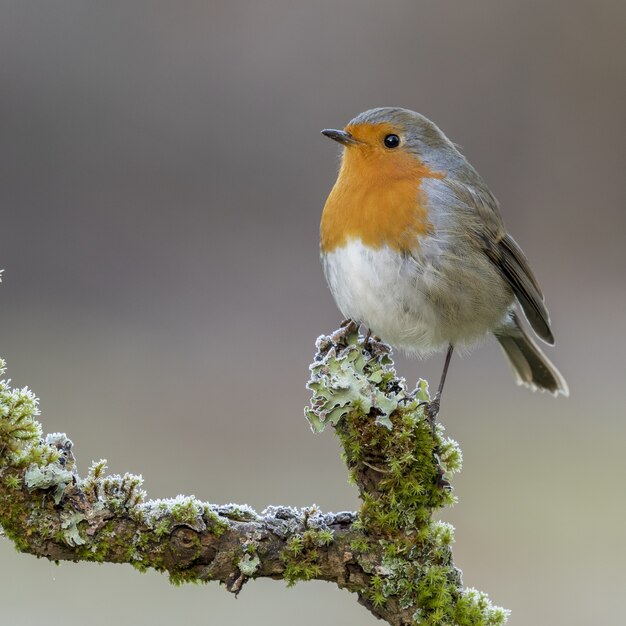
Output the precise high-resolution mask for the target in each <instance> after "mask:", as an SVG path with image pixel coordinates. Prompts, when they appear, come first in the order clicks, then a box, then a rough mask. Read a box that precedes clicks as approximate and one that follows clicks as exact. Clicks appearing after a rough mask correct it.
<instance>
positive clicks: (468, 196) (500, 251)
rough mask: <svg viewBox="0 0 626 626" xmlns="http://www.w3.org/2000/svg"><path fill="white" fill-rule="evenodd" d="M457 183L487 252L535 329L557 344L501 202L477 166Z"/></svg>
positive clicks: (544, 308)
mask: <svg viewBox="0 0 626 626" xmlns="http://www.w3.org/2000/svg"><path fill="white" fill-rule="evenodd" d="M455 186H456V189H455V195H456V196H457V198H458V199H459V200H461V202H462V204H463V205H465V206H466V207H468V208H469V209H470V210H471V211H472V212H473V213H474V216H473V217H474V218H475V219H474V223H473V230H474V233H475V235H476V236H477V238H478V240H479V241H480V245H481V246H482V249H483V251H484V252H485V254H486V255H487V257H488V258H489V259H490V260H491V262H492V263H493V264H494V265H495V266H496V267H497V268H498V270H499V271H500V272H501V274H502V275H503V277H504V278H505V279H506V281H507V282H508V283H509V285H511V288H512V289H513V293H514V294H515V297H516V298H517V300H518V301H519V303H520V305H521V307H522V310H523V311H524V315H525V316H526V319H528V322H529V323H530V325H531V326H532V328H533V330H534V331H535V332H536V333H537V335H538V336H539V337H541V339H543V340H544V341H545V342H546V343H549V344H554V336H553V335H552V331H551V330H550V316H549V315H548V310H547V309H546V306H545V304H544V297H543V293H542V291H541V287H540V286H539V283H538V282H537V279H536V278H535V275H534V274H533V272H532V270H531V269H530V265H529V264H528V260H527V259H526V255H525V254H524V253H523V252H522V249H521V248H520V247H519V246H518V245H517V243H516V242H515V240H514V239H513V238H512V237H511V236H510V235H508V234H507V232H506V229H505V227H504V222H503V221H502V217H501V215H500V211H499V208H498V201H497V200H496V199H495V198H494V197H493V195H492V194H491V192H490V191H489V189H488V188H487V186H486V185H485V183H484V182H483V181H482V179H481V178H480V176H479V175H478V174H477V173H476V171H475V170H473V168H472V169H470V170H469V171H468V172H467V180H462V181H460V182H459V183H457V184H456V185H455ZM476 218H477V219H476Z"/></svg>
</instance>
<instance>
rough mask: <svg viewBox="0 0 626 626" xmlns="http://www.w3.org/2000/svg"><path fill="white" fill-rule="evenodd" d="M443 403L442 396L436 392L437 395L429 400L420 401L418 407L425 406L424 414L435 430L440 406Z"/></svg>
mask: <svg viewBox="0 0 626 626" xmlns="http://www.w3.org/2000/svg"><path fill="white" fill-rule="evenodd" d="M440 405H441V396H440V395H439V394H436V395H435V397H434V398H433V399H432V400H430V401H429V402H420V403H419V404H418V405H417V407H418V408H419V407H421V406H423V407H425V408H424V415H425V417H426V419H427V421H428V423H429V424H430V426H431V428H432V429H433V431H434V430H435V424H436V423H437V415H439V407H440Z"/></svg>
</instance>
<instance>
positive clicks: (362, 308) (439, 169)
mask: <svg viewBox="0 0 626 626" xmlns="http://www.w3.org/2000/svg"><path fill="white" fill-rule="evenodd" d="M321 132H322V134H323V135H325V136H326V137H328V138H330V139H333V140H334V141H336V142H338V143H339V144H341V146H342V148H343V150H342V155H341V162H340V167H339V173H338V175H337V180H336V182H335V184H334V186H333V187H332V190H331V191H330V194H329V196H328V198H327V200H326V203H325V205H324V208H323V211H322V217H321V224H320V256H321V260H322V265H323V269H324V274H325V276H326V280H327V283H328V286H329V288H330V291H331V293H332V295H333V297H334V299H335V302H336V304H337V306H338V308H339V309H340V311H341V313H342V314H343V315H344V317H345V318H347V319H351V320H354V321H355V322H357V323H358V324H362V325H363V326H365V327H366V328H367V338H369V337H370V336H371V334H372V333H373V334H374V335H375V336H377V337H379V338H380V339H381V340H383V341H384V342H386V343H388V344H390V345H391V346H392V347H394V348H396V349H399V350H400V351H402V352H404V353H406V354H407V355H409V356H416V357H421V358H423V357H427V356H430V355H431V354H433V353H437V352H445V353H446V356H445V361H444V367H443V372H442V375H441V379H440V381H439V386H438V388H437V391H436V393H435V395H434V397H431V400H430V402H428V403H427V404H428V406H427V411H428V415H429V416H430V418H431V419H434V418H436V416H437V414H438V412H439V408H440V403H441V396H442V393H443V387H444V383H445V380H446V375H447V372H448V367H449V365H450V360H451V357H452V353H453V350H454V349H455V348H459V349H461V350H462V351H466V350H468V349H470V348H471V347H473V346H474V345H475V344H478V343H480V342H482V341H483V340H484V339H485V338H486V337H488V336H489V334H490V333H491V334H493V335H494V336H495V338H496V339H497V341H498V342H499V344H500V347H501V348H502V350H503V351H504V354H505V355H506V357H507V360H508V362H509V365H510V366H511V369H512V371H513V375H514V377H515V380H516V382H517V383H518V384H519V385H525V386H526V387H529V388H531V389H533V390H540V391H546V392H549V393H551V394H553V395H554V396H558V395H563V396H568V395H569V389H568V386H567V383H566V382H565V379H564V378H563V376H562V375H561V374H560V372H559V371H558V369H557V368H556V367H555V366H554V365H553V364H552V363H551V361H550V360H549V359H548V357H547V356H546V355H545V354H544V353H543V351H542V350H541V348H540V347H539V345H538V344H537V342H536V341H534V340H533V338H532V337H531V335H530V333H529V332H528V331H527V330H526V329H525V328H524V325H523V323H522V320H521V316H520V314H519V312H518V309H521V311H522V312H523V315H524V316H525V318H526V320H527V322H528V324H529V325H530V327H531V328H532V331H533V332H534V334H535V335H536V336H537V337H538V338H539V339H540V340H542V341H543V342H545V343H546V344H549V345H554V336H553V334H552V330H551V327H550V317H549V315H548V310H547V308H546V305H545V302H544V295H543V292H542V290H541V287H540V286H539V283H538V281H537V279H536V278H535V275H534V274H533V272H532V270H531V268H530V265H529V262H528V260H527V258H526V256H525V254H524V252H522V249H521V248H520V246H519V245H518V244H517V243H516V242H515V240H514V239H513V238H512V237H511V236H510V235H509V234H508V233H507V230H506V228H505V225H504V221H503V218H502V216H501V214H500V208H499V204H498V201H497V200H496V199H495V197H494V195H493V194H492V193H491V191H490V190H489V188H488V187H487V185H486V184H485V182H484V181H483V179H482V178H481V177H480V175H479V174H478V172H477V171H476V170H475V169H474V168H473V167H472V165H470V163H469V162H468V161H467V159H466V158H465V157H464V156H463V155H462V154H461V152H460V151H459V150H458V148H457V147H456V146H455V144H453V143H452V142H451V141H450V140H449V139H448V138H447V137H446V135H445V134H444V133H443V132H442V131H441V130H440V129H439V127H438V126H436V125H435V123H433V122H432V121H431V120H429V119H428V118H426V117H425V116H423V115H421V114H420V113H416V112H415V111H411V110H409V109H404V108H400V107H380V108H375V109H370V110H367V111H364V112H363V113H360V114H359V115H357V116H356V117H355V118H354V119H352V120H351V121H350V122H349V123H348V124H347V126H345V127H344V128H343V129H342V130H337V129H324V130H322V131H321ZM366 343H367V340H366Z"/></svg>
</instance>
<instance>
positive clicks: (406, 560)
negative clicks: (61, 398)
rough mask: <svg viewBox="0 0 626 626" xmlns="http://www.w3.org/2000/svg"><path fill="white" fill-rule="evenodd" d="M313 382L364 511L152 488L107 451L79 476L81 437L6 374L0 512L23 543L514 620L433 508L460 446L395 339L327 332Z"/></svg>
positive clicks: (459, 619) (403, 614)
mask: <svg viewBox="0 0 626 626" xmlns="http://www.w3.org/2000/svg"><path fill="white" fill-rule="evenodd" d="M0 366H2V370H1V372H0V373H2V372H3V371H4V369H3V366H4V363H0ZM308 386H309V388H310V389H311V390H312V391H313V399H312V402H311V406H310V407H308V408H307V409H306V410H305V413H306V416H307V418H308V419H309V422H310V423H311V426H312V428H313V429H314V430H315V431H318V432H320V431H322V430H324V429H325V428H326V427H328V426H333V427H334V429H335V431H336V433H337V434H338V436H339V438H340V440H341V443H342V446H343V449H344V456H345V460H346V464H347V466H348V469H349V472H350V477H351V479H352V481H353V482H354V483H355V484H356V486H357V487H358V489H359V493H360V497H361V500H362V502H363V505H362V507H361V510H360V511H359V512H358V513H351V512H343V513H326V514H324V513H322V512H321V511H319V510H318V509H317V508H316V507H311V508H306V509H301V510H296V509H293V508H290V507H284V506H282V507H274V506H272V507H268V508H267V509H266V510H265V511H263V512H262V513H261V514H258V513H256V512H255V511H253V510H252V509H251V508H250V507H248V506H247V505H234V504H229V505H224V506H218V505H210V504H207V503H204V502H201V501H199V500H197V499H195V498H193V497H183V496H178V497H177V498H174V499H170V500H150V501H147V500H146V496H145V493H144V492H143V491H142V490H141V483H142V479H141V477H139V476H134V475H131V474H125V475H124V476H119V475H113V476H111V475H105V470H106V462H105V461H100V462H98V463H94V464H93V465H92V466H91V468H90V469H89V472H88V474H87V476H86V477H85V478H83V479H81V478H80V477H79V476H78V473H77V471H76V463H75V459H74V456H73V452H72V442H71V441H70V440H69V439H68V438H67V437H66V436H65V435H62V434H53V435H48V436H46V437H45V438H42V435H41V432H42V431H41V426H40V424H39V422H37V421H36V420H35V417H36V416H37V415H38V410H37V399H36V398H35V397H34V396H33V394H32V393H31V392H30V391H29V390H28V389H26V388H25V389H21V390H17V389H11V388H10V386H9V382H7V381H0V523H1V524H2V527H3V528H4V530H5V532H6V535H7V536H8V537H10V538H11V539H12V540H13V541H14V543H15V545H16V546H17V548H18V549H19V550H21V551H22V552H28V553H31V554H35V555H37V556H44V557H46V558H48V559H51V560H68V561H99V562H102V561H106V562H110V563H130V564H131V565H133V566H134V567H136V568H137V569H139V570H146V569H148V568H153V569H155V570H157V571H162V572H167V573H168V574H169V576H170V580H171V581H172V582H173V583H176V584H180V583H183V582H192V581H193V582H208V581H219V582H221V583H224V585H225V586H226V588H227V589H228V590H229V591H231V592H233V593H235V594H237V593H239V591H240V590H241V588H242V587H243V585H244V584H245V583H246V582H247V581H248V580H251V579H254V578H259V577H268V578H274V579H283V580H285V581H287V583H288V584H290V585H291V584H294V583H295V582H297V581H299V580H310V579H319V580H326V581H332V582H334V583H336V584H337V585H338V586H339V587H340V588H345V589H348V590H349V591H351V592H354V593H356V594H357V596H358V600H359V602H360V603H361V604H363V605H365V606H366V607H367V608H368V609H369V610H370V611H371V612H372V613H373V614H374V615H376V616H377V617H380V618H382V619H383V620H385V621H386V622H388V623H389V624H391V625H393V626H405V625H408V624H418V623H419V624H429V625H435V624H442V625H443V624H459V625H460V626H470V625H471V626H474V625H475V626H478V625H499V624H504V622H505V621H506V618H507V615H508V612H507V611H505V610H503V609H500V608H498V607H494V606H492V605H491V603H490V602H489V600H488V599H487V597H486V596H485V595H484V594H482V593H480V592H478V591H476V590H473V589H464V588H463V587H462V585H461V573H460V571H459V570H457V569H456V568H455V567H454V565H453V562H452V552H451V548H450V545H451V543H452V541H453V529H452V527H451V526H450V525H449V524H445V523H443V522H440V521H436V520H433V519H432V515H433V511H434V510H436V509H437V508H439V507H442V506H445V505H448V504H451V503H452V502H453V501H454V498H453V495H452V490H451V486H450V482H449V481H450V477H451V475H452V474H453V473H454V472H455V471H458V470H459V469H460V465H461V453H460V450H459V449H458V446H457V445H456V443H455V442H454V441H452V440H451V439H448V438H446V437H444V435H443V428H442V427H441V426H437V427H434V426H433V425H432V424H431V423H430V422H429V421H428V419H427V418H426V416H425V415H424V411H423V407H422V406H420V405H419V402H420V401H425V400H427V398H428V394H427V391H426V384H425V383H424V382H423V381H421V383H420V386H419V388H418V391H417V393H415V394H410V393H408V392H407V390H406V387H405V383H404V380H402V379H399V378H398V377H397V376H396V374H395V371H394V370H393V363H392V361H391V358H390V351H389V347H388V346H386V345H385V344H382V343H380V342H378V341H376V340H374V339H369V340H368V341H367V343H366V344H364V341H363V338H361V337H359V335H358V328H357V326H356V325H355V324H354V323H345V324H344V326H343V327H342V328H341V329H339V330H338V331H336V332H335V333H333V335H331V336H322V337H320V338H319V339H318V341H317V354H316V357H315V362H314V363H313V364H312V365H311V380H310V381H309V385H308Z"/></svg>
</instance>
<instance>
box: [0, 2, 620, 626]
mask: <svg viewBox="0 0 626 626" xmlns="http://www.w3.org/2000/svg"><path fill="white" fill-rule="evenodd" d="M625 20H626V4H625V3H624V2H623V1H621V0H615V1H610V0H604V1H598V0H595V1H591V0H589V1H583V0H570V1H569V2H545V1H539V0H536V1H529V2H517V1H513V0H511V1H503V0H491V1H487V0H483V1H479V2H478V1H474V2H442V1H440V2H423V1H418V0H406V1H392V2H384V3H383V2H374V1H373V0H372V1H367V2H365V1H356V0H354V1H345V2H336V1H335V0H321V1H319V0H318V1H315V2H312V1H311V0H275V1H267V2H262V1H258V0H249V1H247V2H246V1H232V0H231V1H228V2H227V1H225V0H224V1H222V2H209V1H205V2H176V3H173V2H147V1H145V2H117V1H113V0H109V1H107V2H99V3H94V2H69V1H59V2H54V3H52V2H23V1H18V0H15V1H7V0H4V1H2V2H1V3H0V59H2V61H1V62H0V84H1V86H2V87H1V97H0V128H1V130H0V159H1V163H0V202H1V204H0V210H1V223H0V267H3V268H5V269H6V272H5V278H4V283H3V284H2V286H1V287H0V328H1V334H0V354H2V356H3V357H4V358H6V359H7V360H8V363H9V375H10V376H11V377H12V378H13V380H14V383H15V384H17V385H20V386H21V385H26V384H27V385H29V386H31V387H32V388H33V389H34V390H35V392H36V393H37V394H38V395H39V396H40V397H41V398H42V403H41V406H42V409H43V417H42V419H43V423H44V426H45V429H46V430H47V431H57V430H61V431H66V432H67V433H68V434H69V435H70V437H71V438H72V439H73V440H74V442H75V444H76V449H77V454H78V459H79V467H80V471H81V473H83V474H84V472H85V471H86V468H87V466H88V465H89V463H90V462H91V460H92V459H94V458H95V459H97V458H100V457H103V456H104V457H106V458H108V459H109V464H110V467H111V470H112V471H115V472H124V471H135V472H142V473H143V474H144V475H145V477H146V486H147V489H148V491H149V494H150V496H152V497H166V496H174V495H176V494H178V493H181V492H182V493H188V494H189V493H192V494H195V495H197V496H198V497H201V498H203V499H207V500H210V501H213V502H219V503H223V502H228V501H235V502H247V503H249V504H250V505H252V506H254V507H257V508H259V509H262V508H263V507H264V506H266V505H267V504H270V503H274V504H278V503H281V504H283V503H284V504H292V505H298V506H303V505H308V504H311V503H312V502H316V503H317V504H319V505H320V506H321V507H323V508H324V509H328V510H337V509H345V508H354V507H356V506H357V501H356V498H355V493H354V489H353V488H352V487H350V486H349V485H347V483H346V473H345V471H344V469H343V468H342V464H341V462H340V460H339V454H338V443H337V441H336V440H335V438H334V437H333V436H332V434H331V433H326V434H324V435H322V436H314V435H312V434H311V433H310V432H309V429H308V426H307V424H306V422H305V421H304V418H303V417H302V407H303V406H304V405H305V404H306V402H307V401H308V397H309V394H308V392H307V390H306V389H305V387H304V383H305V381H306V379H307V375H308V370H307V366H308V364H309V361H310V359H311V357H312V354H313V343H314V340H315V337H316V336H317V335H318V334H320V333H322V332H329V331H331V330H332V329H333V328H335V327H336V326H337V324H338V323H339V321H340V315H339V313H338V312H337V310H336V308H335V306H334V304H333V302H332V299H331V296H330V294H329V292H328V290H327V288H326V286H325V283H324V279H323V276H322V271H321V268H320V264H319V261H318V248H317V246H318V242H317V231H318V223H319V216H320V211H321V207H322V205H323V202H324V199H325V197H326V194H327V193H328V190H329V189H330V186H331V185H332V182H333V179H334V175H335V170H336V165H337V156H336V155H337V147H336V146H335V145H333V144H331V143H330V142H329V141H328V140H326V139H324V138H323V137H321V136H320V135H319V130H320V129H321V128H324V127H328V126H342V125H343V124H345V123H346V122H347V121H348V120H349V119H350V118H351V117H352V116H354V115H355V114H357V113H358V112H359V111H362V110H364V109H366V108H370V107H372V106H380V105H402V106H407V107H409V108H414V109H417V110H419V111H421V112H423V113H424V114H426V115H428V116H429V117H431V118H433V119H434V120H435V121H436V122H437V123H438V124H439V125H440V126H441V127H442V128H443V129H444V130H445V132H446V133H447V134H448V135H449V136H450V137H451V138H452V139H453V140H454V141H455V142H457V143H459V144H461V146H463V149H464V151H465V153H466V154H467V155H468V157H469V158H470V160H471V161H472V163H473V164H474V165H475V166H476V167H477V168H478V169H479V171H480V172H481V173H482V175H483V176H484V177H485V179H486V180H487V182H488V183H489V184H490V185H491V187H492V189H493V191H494V193H495V194H496V196H497V197H498V198H499V199H500V201H501V203H502V207H503V213H504V216H505V219H506V221H507V224H508V226H509V228H510V230H511V232H512V233H513V234H514V236H515V237H516V239H517V240H518V241H519V242H520V243H521V244H522V246H523V247H524V249H525V250H526V252H527V254H528V256H529V257H530V259H531V261H532V263H533V266H534V268H535V270H536V272H537V274H538V276H539V277H540V279H541V282H542V285H543V287H544V290H545V292H546V294H547V296H548V305H549V307H550V311H551V314H552V319H553V322H554V328H555V334H556V337H557V341H558V345H557V347H556V348H555V349H553V350H550V352H549V353H550V356H551V357H553V358H554V360H555V361H556V362H557V364H558V365H559V367H560V368H561V369H562V371H563V373H564V374H565V376H566V377H567V379H568V381H569V384H570V387H571V390H572V394H571V398H570V399H569V400H565V399H558V400H554V399H553V398H551V397H548V396H544V395H537V394H532V393H530V392H528V391H526V390H524V389H521V388H517V387H516V386H515V385H514V384H513V382H512V379H511V375H510V373H509V371H508V368H507V366H506V364H505V361H504V359H503V357H502V355H501V354H500V352H499V350H498V348H497V346H495V345H494V344H493V343H489V344H487V345H486V346H485V347H483V348H481V349H479V350H476V351H475V352H474V354H473V355H472V356H471V358H464V359H459V358H455V360H454V362H453V365H452V369H451V373H450V377H449V381H448V388H447V393H446V396H445V399H444V404H443V410H442V419H443V421H444V423H445V425H446V427H447V428H448V432H449V433H450V434H451V435H452V436H453V437H455V438H456V439H458V440H459V441H460V443H461V446H462V449H463V452H464V455H465V469H464V471H463V473H462V475H460V476H459V477H458V479H457V480H456V481H455V486H456V493H457V495H458V497H459V499H460V502H459V504H458V505H457V506H456V507H455V508H454V509H453V510H451V511H449V512H446V513H445V519H448V520H450V521H452V522H453V523H454V525H455V526H456V529H457V532H456V536H457V544H456V547H455V554H456V560H457V563H458V564H459V566H460V567H462V568H463V569H464V570H465V583H466V584H467V585H470V586H476V587H478V588H479V589H483V590H485V591H487V592H489V594H490V595H491V597H492V598H493V600H494V601H495V602H497V603H499V604H501V605H503V606H506V607H508V608H510V609H512V610H513V617H512V620H511V622H510V623H511V624H512V625H513V626H519V625H521V624H533V625H546V626H547V625H552V624H568V625H569V626H589V625H590V624H594V625H595V624H616V623H619V622H620V621H621V620H622V619H623V593H624V588H625V586H626V576H625V574H624V560H625V558H626V549H625V546H626V542H625V541H624V536H623V529H624V517H625V513H626V504H625V502H624V474H625V470H626V460H625V455H624V452H623V446H624V441H625V440H626V420H625V419H624V413H625V411H624V409H625V407H626V401H625V400H624V369H625V368H624V348H625V343H626V342H625V339H624V321H625V318H626V316H625V312H626V290H625V288H624V268H625V267H626V253H625V246H624V244H625V237H624V228H625V226H626V217H625V215H626V213H625V208H626V202H625V200H626V198H625V195H626V194H625V185H624V166H625V158H624V157H625V148H624V146H625V145H626V141H625V139H626V137H625V133H624V111H625V110H626V98H625V94H626V90H625V76H626V46H625V44H624V36H623V35H624V30H623V29H624V23H625ZM441 362H442V358H441V357H439V358H433V359H431V360H429V361H427V362H425V363H418V362H408V361H406V360H403V359H399V360H398V368H399V369H400V371H401V373H402V374H404V375H405V376H406V377H407V378H410V379H414V378H415V377H416V376H417V375H418V374H419V375H423V376H426V377H430V378H433V379H436V378H437V376H438V374H439V370H440V367H441ZM0 559H1V560H0V563H1V565H0V595H1V600H0V601H1V603H2V616H3V622H5V621H6V623H7V624H9V623H12V624H20V625H27V626H29V625H31V624H33V625H34V624H41V623H45V624H47V625H49V626H56V625H57V624H64V625H65V626H73V625H79V624H81V625H82V624H84V623H87V621H88V620H89V623H91V624H93V625H94V626H100V625H105V624H111V623H120V624H127V623H139V624H151V625H154V626H158V625H166V624H168V625H169V624H187V623H194V624H226V623H229V624H245V623H249V622H250V621H251V620H252V619H254V621H255V623H257V624H285V625H286V624H301V625H303V626H312V625H313V624H320V623H326V624H357V623H358V624H374V623H376V622H375V620H374V619H373V618H372V617H371V616H370V615H369V614H368V613H367V612H366V611H365V610H364V609H362V608H361V607H359V606H357V604H356V602H355V598H354V597H351V596H350V595H349V594H348V593H346V592H340V591H338V590H337V589H336V588H334V587H333V586H331V585H327V584H323V583H312V584H301V585H298V586H297V587H296V588H295V589H292V590H286V589H285V588H284V585H283V583H281V582H272V581H259V582H256V583H251V584H250V585H248V586H247V587H246V588H245V589H244V591H243V593H242V594H241V596H240V598H239V599H238V600H237V601H235V599H234V598H232V597H231V596H229V595H228V594H227V593H226V592H225V591H224V590H223V589H220V588H219V587H218V586H217V585H209V586H207V587H204V586H203V587H193V586H188V587H184V588H174V587H172V586H170V585H169V583H168V582H167V579H166V578H165V577H163V576H159V575H157V574H154V573H149V574H147V575H144V576H141V575H139V574H138V573H136V572H135V571H133V570H131V568H130V567H127V566H124V567H120V566H116V567H113V566H106V565H105V566H96V565H90V564H79V565H74V564H66V563H64V564H61V566H60V567H56V566H55V565H53V564H50V563H48V562H45V561H36V560H35V559H33V558H32V557H29V556H20V555H18V554H16V553H15V552H14V550H13V548H12V546H11V545H10V543H9V542H8V541H7V540H0Z"/></svg>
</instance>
